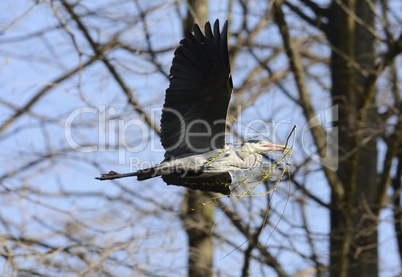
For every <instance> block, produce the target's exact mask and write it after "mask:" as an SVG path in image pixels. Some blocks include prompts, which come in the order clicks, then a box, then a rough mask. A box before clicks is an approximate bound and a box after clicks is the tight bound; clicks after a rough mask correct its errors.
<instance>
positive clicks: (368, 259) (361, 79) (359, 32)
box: [328, 0, 378, 277]
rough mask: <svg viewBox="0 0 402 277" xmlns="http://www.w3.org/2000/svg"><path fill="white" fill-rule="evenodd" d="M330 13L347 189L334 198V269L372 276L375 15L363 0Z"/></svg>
mask: <svg viewBox="0 0 402 277" xmlns="http://www.w3.org/2000/svg"><path fill="white" fill-rule="evenodd" d="M330 13H331V16H330V24H329V25H328V26H329V27H330V28H331V29H330V30H329V33H328V37H329V40H330V42H331V44H332V45H333V49H332V56H331V70H332V97H333V104H334V105H339V121H338V127H339V169H338V172H337V173H338V176H339V179H340V181H341V182H342V184H343V186H344V189H345V197H344V198H343V199H341V200H337V199H336V198H335V197H332V209H331V240H330V248H331V249H330V250H331V257H330V265H331V268H330V273H331V276H369V277H371V276H372V277H374V276H378V269H377V268H378V256H377V225H376V224H377V217H376V216H375V214H374V213H372V211H373V210H375V208H376V206H375V205H376V203H375V196H376V185H377V174H378V173H377V138H376V135H375V134H373V133H374V131H376V130H377V126H376V122H375V120H374V118H375V116H376V114H377V111H376V108H375V106H374V105H370V104H374V100H375V98H374V95H375V94H374V93H373V91H372V90H373V89H374V87H366V86H365V84H366V79H367V72H370V71H371V70H373V68H374V55H375V52H374V37H373V36H372V34H371V33H370V32H369V31H368V28H374V14H373V11H372V10H371V8H370V7H369V5H367V1H365V0H342V1H333V3H332V7H331V10H330ZM351 15H352V16H351ZM353 15H354V16H353ZM356 18H358V19H359V20H361V21H359V22H357V21H356ZM361 22H363V23H364V24H361ZM365 101H368V103H370V104H369V105H365V104H364V103H365ZM363 141H364V143H363Z"/></svg>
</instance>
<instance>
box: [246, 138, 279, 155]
mask: <svg viewBox="0 0 402 277" xmlns="http://www.w3.org/2000/svg"><path fill="white" fill-rule="evenodd" d="M285 148H286V146H284V145H280V144H275V143H272V142H268V141H265V140H248V141H246V142H245V143H243V145H242V147H241V149H242V150H243V151H249V152H253V153H265V152H268V151H283V150H285Z"/></svg>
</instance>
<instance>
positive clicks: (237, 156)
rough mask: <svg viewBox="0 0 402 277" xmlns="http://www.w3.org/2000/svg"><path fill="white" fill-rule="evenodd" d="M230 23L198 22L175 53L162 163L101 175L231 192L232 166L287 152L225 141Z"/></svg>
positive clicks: (163, 129)
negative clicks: (233, 146) (202, 26)
mask: <svg viewBox="0 0 402 277" xmlns="http://www.w3.org/2000/svg"><path fill="white" fill-rule="evenodd" d="M227 30H228V22H227V21H226V22H225V24H224V25H223V28H222V32H220V31H219V21H218V20H216V21H215V24H214V26H213V30H212V28H211V24H210V23H209V22H207V23H206V24H205V35H204V34H203V33H202V32H201V30H200V28H199V27H198V25H197V24H195V25H194V34H191V33H187V34H186V35H185V38H184V39H183V40H181V41H180V46H179V47H178V48H177V49H176V51H175V53H174V58H173V63H172V67H171V69H170V75H169V77H170V85H169V88H168V89H167V90H166V96H165V103H164V106H163V109H162V118H161V136H160V138H161V142H162V146H163V147H164V149H165V151H166V153H165V159H164V161H163V162H162V163H160V164H158V165H156V166H153V167H151V168H147V169H141V170H138V171H137V172H132V173H126V174H119V173H116V172H114V171H111V172H109V173H108V174H102V176H101V177H98V178H97V179H99V180H108V179H116V178H122V177H128V176H137V179H138V180H140V181H142V180H146V179H150V178H153V177H156V176H162V179H163V180H164V181H165V182H166V183H167V184H170V185H178V186H184V187H188V188H191V189H198V190H203V191H211V192H220V193H223V194H230V185H231V183H232V177H231V174H230V173H229V171H234V172H236V171H247V170H250V169H252V168H254V167H256V166H258V165H260V163H261V160H262V156H261V154H262V153H266V152H268V151H284V150H285V148H286V147H285V146H283V145H278V144H274V143H270V142H267V141H262V140H259V141H257V140H251V141H247V142H245V143H244V144H243V145H242V146H241V147H240V149H238V150H236V149H230V148H228V147H227V146H226V143H225V128H226V116H227V110H228V105H229V101H230V97H231V94H232V89H233V84H232V77H231V75H230V64H229V54H228V43H227Z"/></svg>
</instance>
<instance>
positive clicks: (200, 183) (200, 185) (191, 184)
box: [162, 172, 232, 195]
mask: <svg viewBox="0 0 402 277" xmlns="http://www.w3.org/2000/svg"><path fill="white" fill-rule="evenodd" d="M162 178H163V180H164V181H165V182H166V183H167V184H169V185H175V186H184V187H188V188H190V189H198V190H203V191H211V192H219V193H222V194H225V195H229V194H230V187H229V186H230V184H231V183H232V176H231V175H230V173H229V172H223V173H221V174H219V175H215V176H210V177H201V178H186V177H184V178H183V177H181V176H177V175H174V174H170V175H163V176H162Z"/></svg>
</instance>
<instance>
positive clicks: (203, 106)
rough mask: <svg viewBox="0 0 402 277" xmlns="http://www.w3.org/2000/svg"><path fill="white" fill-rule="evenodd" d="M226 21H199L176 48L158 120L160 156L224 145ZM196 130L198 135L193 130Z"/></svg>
mask: <svg viewBox="0 0 402 277" xmlns="http://www.w3.org/2000/svg"><path fill="white" fill-rule="evenodd" d="M227 28H228V23H227V22H225V24H224V25H223V28H222V32H221V33H220V32H219V21H218V20H216V21H215V24H214V30H213V32H212V29H211V25H210V23H209V22H207V23H206V24H205V36H204V35H203V34H202V32H201V30H200V28H199V27H198V25H195V26H194V35H193V34H190V33H188V34H187V35H186V36H185V38H184V39H183V40H182V41H181V42H180V46H179V48H178V49H177V50H176V51H175V56H174V59H173V64H172V67H171V69H170V86H169V88H168V89H167V90H166V97H165V104H164V106H163V110H162V119H161V142H162V145H163V147H164V148H165V150H166V154H165V159H166V160H167V159H170V158H172V157H178V156H186V155H191V154H194V153H203V152H206V151H210V150H213V149H218V148H224V147H225V127H226V115H227V109H228V105H229V101H230V96H231V93H232V89H233V84H232V78H231V76H230V64H229V54H228V45H227ZM197 133H198V134H197Z"/></svg>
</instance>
